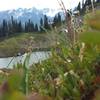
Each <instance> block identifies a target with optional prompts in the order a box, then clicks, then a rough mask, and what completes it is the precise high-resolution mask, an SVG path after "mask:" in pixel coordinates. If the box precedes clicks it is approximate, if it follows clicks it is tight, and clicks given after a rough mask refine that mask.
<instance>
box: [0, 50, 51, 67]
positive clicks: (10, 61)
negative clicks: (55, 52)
mask: <svg viewBox="0 0 100 100" xmlns="http://www.w3.org/2000/svg"><path fill="white" fill-rule="evenodd" d="M26 56H27V54H24V55H21V56H17V57H8V58H0V68H7V67H8V68H12V67H13V65H16V64H17V63H23V62H24V60H25V58H26ZM49 57H50V52H49V51H40V52H33V53H32V54H31V56H30V60H29V65H32V64H34V63H38V62H41V61H43V60H46V59H48V58H49Z"/></svg>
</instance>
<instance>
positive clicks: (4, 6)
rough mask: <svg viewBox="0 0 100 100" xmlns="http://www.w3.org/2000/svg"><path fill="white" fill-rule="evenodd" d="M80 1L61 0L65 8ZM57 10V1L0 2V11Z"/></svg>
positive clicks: (20, 0)
mask: <svg viewBox="0 0 100 100" xmlns="http://www.w3.org/2000/svg"><path fill="white" fill-rule="evenodd" d="M79 1H81V0H63V2H64V4H65V5H66V8H67V9H69V8H74V7H75V6H76V5H77V4H78V2H79ZM31 7H36V8H39V9H41V8H47V7H48V8H59V4H58V2H57V0H0V11H2V10H8V9H16V8H31Z"/></svg>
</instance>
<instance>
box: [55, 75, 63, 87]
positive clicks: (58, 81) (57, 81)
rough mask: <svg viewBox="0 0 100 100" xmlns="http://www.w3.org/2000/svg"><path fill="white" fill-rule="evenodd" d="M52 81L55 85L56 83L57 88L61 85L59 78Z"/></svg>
mask: <svg viewBox="0 0 100 100" xmlns="http://www.w3.org/2000/svg"><path fill="white" fill-rule="evenodd" d="M54 81H55V83H56V85H57V86H59V85H60V84H61V83H62V80H61V78H59V77H58V78H55V79H54Z"/></svg>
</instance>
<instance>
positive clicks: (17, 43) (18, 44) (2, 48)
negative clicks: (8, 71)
mask: <svg viewBox="0 0 100 100" xmlns="http://www.w3.org/2000/svg"><path fill="white" fill-rule="evenodd" d="M30 37H32V39H33V40H32V47H33V50H37V49H42V50H43V49H44V48H49V47H50V46H51V45H53V42H51V39H50V37H51V35H50V34H46V33H33V34H32V33H23V34H20V35H15V36H12V37H9V38H7V39H3V40H1V42H0V57H6V56H14V55H17V53H18V52H21V53H24V52H25V51H26V50H27V48H28V47H29V41H30Z"/></svg>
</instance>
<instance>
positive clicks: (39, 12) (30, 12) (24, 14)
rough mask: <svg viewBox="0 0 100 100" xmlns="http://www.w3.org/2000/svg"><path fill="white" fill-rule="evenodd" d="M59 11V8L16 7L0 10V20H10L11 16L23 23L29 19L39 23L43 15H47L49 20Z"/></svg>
mask: <svg viewBox="0 0 100 100" xmlns="http://www.w3.org/2000/svg"><path fill="white" fill-rule="evenodd" d="M59 12H61V10H59V9H58V10H56V9H50V8H43V9H37V8H35V7H32V8H28V9H27V8H18V9H12V10H6V11H0V22H2V21H3V19H6V20H8V21H9V20H11V16H13V18H14V19H16V20H18V21H21V22H22V23H25V22H26V21H28V20H29V19H30V20H31V21H33V22H34V23H37V24H39V23H40V19H41V18H42V19H43V17H44V15H47V17H48V18H49V20H51V19H52V18H53V17H54V16H55V15H56V14H57V13H59Z"/></svg>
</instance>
